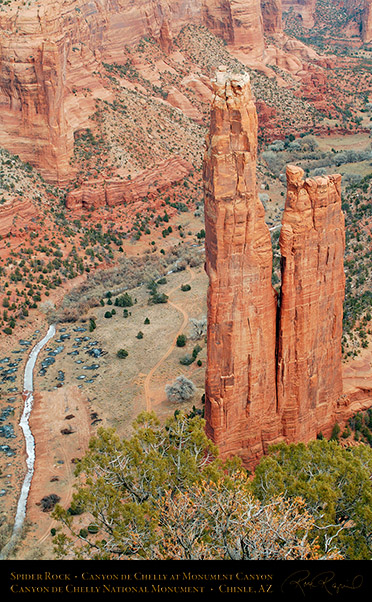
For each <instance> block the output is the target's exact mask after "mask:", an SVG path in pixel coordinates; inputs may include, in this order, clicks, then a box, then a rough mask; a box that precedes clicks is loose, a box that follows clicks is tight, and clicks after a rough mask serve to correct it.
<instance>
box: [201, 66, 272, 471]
mask: <svg viewBox="0 0 372 602" xmlns="http://www.w3.org/2000/svg"><path fill="white" fill-rule="evenodd" d="M213 83H214V97H213V100H212V112H211V125H210V132H209V135H208V137H207V149H206V152H205V158H204V187H205V221H206V271H207V274H208V276H209V289H208V362H207V372H206V420H207V434H208V435H209V436H210V437H211V438H212V440H213V441H214V442H215V443H216V444H217V445H218V447H219V449H220V452H221V454H222V455H223V456H226V455H230V454H238V455H240V456H241V457H242V458H243V460H244V462H245V463H246V464H247V465H250V464H251V463H252V462H254V461H255V460H256V459H257V458H258V457H259V456H260V455H262V453H263V451H264V448H265V445H266V444H267V443H268V442H271V441H273V440H274V439H275V438H276V437H277V436H278V433H279V424H278V420H277V416H276V388H275V346H276V342H275V329H276V294H275V292H274V290H273V288H272V285H271V271H272V250H271V241H270V233H269V230H268V228H267V226H266V224H265V221H264V209H263V206H262V204H261V202H260V201H259V199H258V194H257V185H256V156H257V114H256V109H255V105H254V102H253V98H252V93H251V89H250V83H249V76H248V75H247V74H244V75H228V74H227V73H226V69H225V68H220V69H219V71H217V74H216V79H215V81H214V82H213Z"/></svg>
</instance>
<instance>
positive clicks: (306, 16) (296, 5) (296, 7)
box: [282, 0, 316, 29]
mask: <svg viewBox="0 0 372 602" xmlns="http://www.w3.org/2000/svg"><path fill="white" fill-rule="evenodd" d="M282 5H283V11H287V12H288V11H289V10H292V11H293V12H294V13H297V14H298V15H300V17H301V23H302V25H303V27H307V28H309V29H310V27H313V25H314V12H315V5H316V0H282Z"/></svg>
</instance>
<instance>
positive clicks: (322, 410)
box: [277, 165, 345, 441]
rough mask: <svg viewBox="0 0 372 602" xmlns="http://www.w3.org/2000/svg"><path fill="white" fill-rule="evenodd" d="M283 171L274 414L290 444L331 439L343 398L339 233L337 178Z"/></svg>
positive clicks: (341, 246)
mask: <svg viewBox="0 0 372 602" xmlns="http://www.w3.org/2000/svg"><path fill="white" fill-rule="evenodd" d="M303 176H304V172H303V170H302V169H301V168H300V167H296V166H293V165H289V166H288V167H287V199H286V205H285V210H284V215H283V220H282V224H283V225H282V230H281V234H280V239H279V244H280V250H281V255H282V286H281V296H280V320H279V332H278V372H277V390H278V406H279V412H280V414H281V419H282V423H283V434H284V436H285V438H286V439H287V440H288V441H309V440H310V439H313V438H315V437H316V435H317V433H319V432H322V433H323V434H326V433H329V432H330V430H331V428H332V425H333V424H334V416H335V411H336V407H337V401H338V400H339V398H340V396H341V394H342V370H341V337H342V316H343V301H344V294H345V274H344V265H343V259H344V248H345V228H344V216H343V213H342V210H341V176H340V175H332V176H322V177H320V176H319V177H316V178H308V179H306V180H304V178H303Z"/></svg>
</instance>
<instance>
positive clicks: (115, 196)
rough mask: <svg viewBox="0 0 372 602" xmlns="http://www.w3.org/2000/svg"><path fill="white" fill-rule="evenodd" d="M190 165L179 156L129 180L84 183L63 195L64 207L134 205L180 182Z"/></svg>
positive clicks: (97, 180)
mask: <svg viewBox="0 0 372 602" xmlns="http://www.w3.org/2000/svg"><path fill="white" fill-rule="evenodd" d="M191 170H192V165H191V164H190V163H188V161H185V160H184V159H182V158H181V157H173V159H171V160H169V161H168V160H166V161H162V162H161V163H158V164H157V165H156V167H154V168H153V169H146V170H144V171H143V172H142V173H140V174H138V175H137V176H136V177H135V178H132V179H131V180H122V179H119V178H110V179H107V180H104V179H103V178H99V179H90V180H86V181H85V182H84V183H83V184H82V186H81V187H80V188H76V189H74V190H71V191H70V192H69V193H68V194H67V196H66V207H67V208H68V209H71V210H73V211H74V210H79V209H96V208H98V207H102V206H103V205H109V206H110V207H113V206H115V205H121V204H123V203H135V202H137V201H139V200H141V199H143V198H144V197H147V198H149V197H150V198H155V197H156V196H157V195H158V194H159V193H160V192H162V191H164V190H166V189H167V188H169V187H170V186H172V185H173V184H175V183H177V182H179V181H181V180H183V178H184V177H185V176H187V175H188V174H189V173H190V171H191Z"/></svg>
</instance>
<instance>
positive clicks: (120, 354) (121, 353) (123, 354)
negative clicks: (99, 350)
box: [116, 349, 128, 359]
mask: <svg viewBox="0 0 372 602" xmlns="http://www.w3.org/2000/svg"><path fill="white" fill-rule="evenodd" d="M116 355H117V356H118V357H120V358H121V359H122V358H125V357H128V351H127V350H126V349H119V351H118V352H117V354H116Z"/></svg>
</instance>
